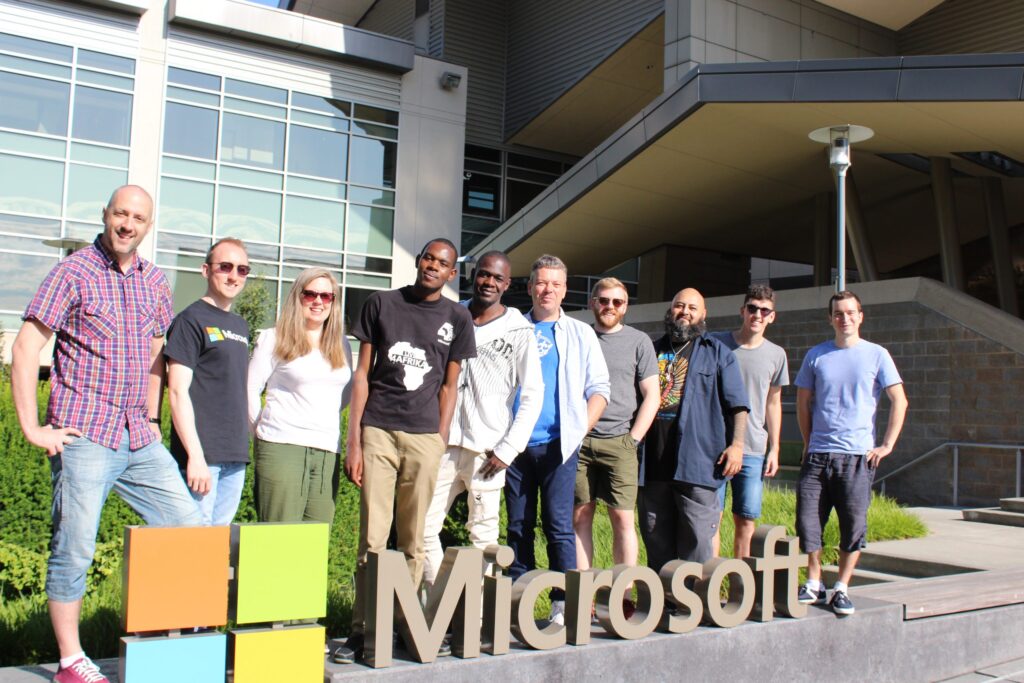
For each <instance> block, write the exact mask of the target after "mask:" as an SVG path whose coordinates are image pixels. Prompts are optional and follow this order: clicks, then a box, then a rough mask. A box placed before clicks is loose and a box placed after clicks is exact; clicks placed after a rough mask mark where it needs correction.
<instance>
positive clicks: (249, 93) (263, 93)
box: [224, 78, 288, 104]
mask: <svg viewBox="0 0 1024 683" xmlns="http://www.w3.org/2000/svg"><path fill="white" fill-rule="evenodd" d="M224 92H228V93H231V94H232V95H241V96H242V97H251V98H252V99H254V100H265V101H267V102H276V103H278V104H287V103H288V92H287V91H285V90H281V89H280V88H271V87H270V86H269V85H259V84H257V83H249V82H247V81H236V80H235V79H233V78H229V79H227V80H226V81H224Z"/></svg>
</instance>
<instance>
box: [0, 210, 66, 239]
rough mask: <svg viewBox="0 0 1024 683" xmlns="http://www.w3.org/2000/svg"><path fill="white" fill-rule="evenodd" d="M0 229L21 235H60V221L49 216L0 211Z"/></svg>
mask: <svg viewBox="0 0 1024 683" xmlns="http://www.w3.org/2000/svg"><path fill="white" fill-rule="evenodd" d="M0 230H2V231H3V232H15V233H21V234H23V235H38V236H39V237H55V236H58V235H60V221H59V220H53V219H49V218H29V217H28V216H11V215H8V214H2V213H0Z"/></svg>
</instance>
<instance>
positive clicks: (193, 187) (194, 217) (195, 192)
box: [159, 178, 213, 246]
mask: <svg viewBox="0 0 1024 683" xmlns="http://www.w3.org/2000/svg"><path fill="white" fill-rule="evenodd" d="M159 225H160V228H161V229H164V230H174V231H177V232H190V233H196V234H200V235H209V234H211V233H212V232H213V185H212V184H210V183H197V182H193V181H191V180H178V179H177V178H164V181H163V182H162V183H161V184H160V218H159ZM161 246H163V245H161Z"/></svg>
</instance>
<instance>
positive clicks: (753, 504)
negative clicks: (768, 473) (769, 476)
mask: <svg viewBox="0 0 1024 683" xmlns="http://www.w3.org/2000/svg"><path fill="white" fill-rule="evenodd" d="M729 485H731V486H732V513H733V514H734V515H739V516H740V517H743V518H745V519H758V518H759V517H760V516H761V496H762V494H763V493H764V456H763V455H744V456H743V467H742V468H741V469H740V471H739V472H737V473H736V474H735V475H733V477H732V479H730V480H729V481H728V482H726V484H725V485H724V486H722V487H721V488H720V489H718V509H719V510H725V487H726V486H729Z"/></svg>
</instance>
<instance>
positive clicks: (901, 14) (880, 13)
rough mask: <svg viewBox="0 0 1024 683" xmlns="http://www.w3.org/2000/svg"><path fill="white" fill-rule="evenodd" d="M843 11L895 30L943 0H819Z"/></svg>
mask: <svg viewBox="0 0 1024 683" xmlns="http://www.w3.org/2000/svg"><path fill="white" fill-rule="evenodd" d="M818 2H820V3H821V4H823V5H828V6H829V7H832V8H834V9H837V10H839V11H841V12H846V13H847V14H852V15H853V16H855V17H860V18H861V19H866V20H867V21H870V22H871V23H873V24H878V25H879V26H884V27H886V28H888V29H892V30H893V31H899V30H900V29H901V28H903V27H904V26H906V25H907V24H909V23H910V22H912V21H914V20H915V19H917V18H918V17H920V16H922V15H924V14H927V13H928V12H929V11H931V10H933V9H935V8H936V7H938V6H939V5H941V4H942V2H943V0H897V2H893V0H818Z"/></svg>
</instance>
